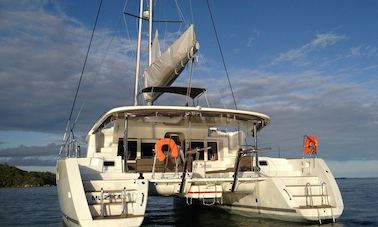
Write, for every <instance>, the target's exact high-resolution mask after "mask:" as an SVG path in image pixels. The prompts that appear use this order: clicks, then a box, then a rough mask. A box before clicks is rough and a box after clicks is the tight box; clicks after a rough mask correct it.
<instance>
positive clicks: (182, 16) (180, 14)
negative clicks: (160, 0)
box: [175, 0, 187, 31]
mask: <svg viewBox="0 0 378 227" xmlns="http://www.w3.org/2000/svg"><path fill="white" fill-rule="evenodd" d="M175 3H176V8H177V12H178V14H179V16H180V17H181V20H182V21H184V24H187V22H186V20H185V17H184V14H183V13H182V10H181V8H180V5H179V4H178V2H177V0H175ZM181 27H182V24H180V27H179V31H181Z"/></svg>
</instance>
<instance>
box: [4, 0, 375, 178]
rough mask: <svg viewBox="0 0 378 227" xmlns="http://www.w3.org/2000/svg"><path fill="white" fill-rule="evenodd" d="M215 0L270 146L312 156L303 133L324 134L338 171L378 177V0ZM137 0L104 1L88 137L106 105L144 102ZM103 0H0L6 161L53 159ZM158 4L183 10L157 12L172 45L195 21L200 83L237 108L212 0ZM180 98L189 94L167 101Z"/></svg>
mask: <svg viewBox="0 0 378 227" xmlns="http://www.w3.org/2000/svg"><path fill="white" fill-rule="evenodd" d="M209 2H210V6H211V10H212V13H213V16H214V21H215V25H216V29H217V32H218V36H219V40H220V43H221V46H222V51H223V54H224V58H225V62H226V65H227V69H228V71H229V76H230V80H231V83H232V86H233V90H234V93H235V97H236V102H237V105H238V108H239V109H245V110H253V111H257V112H262V113H265V114H267V115H269V116H270V117H271V124H270V125H268V126H267V127H266V128H265V129H264V130H262V132H261V134H260V136H259V144H260V145H261V146H264V147H271V148H272V150H271V151H269V152H266V154H264V155H268V156H272V157H278V156H280V157H302V140H303V136H304V135H310V134H315V135H316V136H318V138H319V153H318V156H319V157H321V158H323V159H325V160H326V162H327V163H328V165H329V166H330V168H331V170H332V171H333V173H334V175H335V176H337V177H378V156H377V153H378V152H377V151H378V148H377V147H378V91H377V87H378V75H377V74H378V27H377V24H376V21H378V14H377V13H376V12H378V2H377V1H373V0H366V1H357V0H346V1H341V0H335V1H325V0H322V1H315V0H310V1H299V0H297V1H295V0H292V1H289V0H282V1H252V0H251V1H247V0H244V1H242V0H235V1H225V0H223V1H215V0H209ZM137 3H138V2H137V1H127V0H126V1H124V0H114V1H104V2H103V5H102V8H101V11H100V15H99V20H98V25H97V27H96V31H95V35H94V39H93V44H92V47H91V51H90V53H89V57H88V63H87V67H86V70H85V73H84V77H83V82H82V87H81V89H80V92H79V96H78V101H77V105H76V108H75V111H74V116H75V117H76V116H77V114H78V113H79V112H80V109H82V111H81V113H80V116H79V118H78V122H77V127H76V129H75V133H76V134H77V135H78V137H79V138H80V141H81V143H82V144H85V139H84V138H85V135H86V133H87V132H88V131H89V129H90V128H91V126H92V125H93V124H94V122H95V121H96V120H97V119H98V118H99V117H100V116H101V114H103V113H104V112H106V111H108V110H109V109H110V108H112V107H116V106H124V105H132V103H133V84H134V71H135V47H136V32H137V21H136V19H135V18H132V17H127V16H126V17H124V16H123V13H122V12H123V10H124V8H125V5H126V6H127V7H126V11H127V12H129V13H133V14H138V4H137ZM176 3H177V4H176ZM98 4H99V1H89V0H86V1H74V0H67V1H59V0H58V1H52V0H51V1H48V0H31V1H29V0H28V1H26V0H24V1H22V0H20V1H12V0H1V1H0V79H1V83H0V108H1V109H0V163H5V162H6V163H9V164H13V165H17V166H20V167H22V168H25V169H31V170H46V169H48V170H51V171H53V170H54V165H55V160H56V157H57V153H58V150H59V144H60V143H61V140H62V136H63V133H64V129H65V125H66V122H67V119H68V116H69V112H70V108H71V104H72V100H73V97H74V93H75V89H76V86H77V83H78V80H79V77H80V72H81V69H82V66H83V62H84V58H85V53H86V50H87V47H88V43H89V39H90V35H91V32H92V27H93V24H94V20H95V16H96V11H97V7H98ZM154 4H155V8H154V9H155V10H154V11H155V14H154V15H155V17H156V18H157V19H160V20H181V21H182V23H159V24H154V29H158V31H159V38H160V42H161V47H162V49H163V50H164V49H165V48H167V47H168V45H169V44H170V43H172V42H173V40H174V39H175V38H176V37H177V36H178V34H180V32H182V31H184V30H185V28H187V27H188V25H189V24H190V23H194V25H195V30H196V36H197V39H198V41H199V43H200V51H199V53H198V57H197V62H196V63H195V67H194V71H193V85H194V86H199V87H206V88H207V89H208V91H207V97H208V99H209V102H210V104H211V106H213V107H226V108H233V101H232V96H231V93H230V88H229V86H228V83H227V78H226V74H225V71H224V69H223V64H222V61H221V56H220V53H219V48H218V46H217V43H216V38H215V34H214V31H213V27H212V23H211V19H210V16H209V12H208V8H207V5H206V1H201V0H191V1H184V0H176V1H173V0H157V1H155V3H154ZM146 25H147V24H144V28H146V27H147V26H146ZM146 39H147V32H146V31H144V33H143V40H144V41H146ZM146 49H147V48H146V42H144V43H143V45H142V50H143V51H144V50H146ZM142 62H143V63H142V66H143V67H144V66H145V65H146V53H145V51H144V53H143V55H142ZM188 75H189V72H188V70H185V71H184V73H183V75H182V76H181V77H180V78H179V79H178V80H177V81H176V82H175V83H176V84H177V85H186V84H187V83H188V78H189V76H188ZM173 100H174V101H173ZM172 102H174V103H175V104H183V103H184V99H181V98H176V97H171V96H162V97H161V99H160V100H159V101H158V104H162V105H164V104H169V103H172ZM199 104H201V105H204V102H203V100H200V103H199Z"/></svg>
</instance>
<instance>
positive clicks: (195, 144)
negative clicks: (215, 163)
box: [190, 142, 205, 160]
mask: <svg viewBox="0 0 378 227" xmlns="http://www.w3.org/2000/svg"><path fill="white" fill-rule="evenodd" d="M190 145H191V149H196V148H204V143H203V142H191V143H190ZM198 153H199V159H198V160H204V159H205V156H204V151H203V150H201V151H199V152H198ZM193 158H194V159H197V155H194V156H193Z"/></svg>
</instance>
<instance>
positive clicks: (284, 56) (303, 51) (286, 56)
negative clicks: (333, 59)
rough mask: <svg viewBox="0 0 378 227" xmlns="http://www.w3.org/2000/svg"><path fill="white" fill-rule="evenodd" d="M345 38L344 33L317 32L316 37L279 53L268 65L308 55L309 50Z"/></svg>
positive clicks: (329, 44) (326, 45)
mask: <svg viewBox="0 0 378 227" xmlns="http://www.w3.org/2000/svg"><path fill="white" fill-rule="evenodd" d="M344 39H346V36H344V35H336V34H333V33H325V34H317V35H316V37H315V38H314V39H313V40H312V41H311V42H309V43H307V44H305V45H303V46H301V47H299V48H295V49H292V50H289V51H287V52H284V53H280V54H279V55H278V56H277V57H275V58H274V59H273V60H272V61H271V63H270V65H275V64H278V63H283V62H290V61H296V60H298V59H301V58H303V57H305V56H306V55H308V54H309V53H310V52H313V51H316V50H319V49H324V48H326V47H329V46H332V45H334V44H336V43H337V42H339V41H341V40H344Z"/></svg>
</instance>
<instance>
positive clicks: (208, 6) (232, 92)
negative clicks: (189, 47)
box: [206, 0, 238, 110]
mask: <svg viewBox="0 0 378 227" xmlns="http://www.w3.org/2000/svg"><path fill="white" fill-rule="evenodd" d="M206 3H207V8H208V9H209V14H210V18H211V22H212V25H213V29H214V33H215V38H216V40H217V43H218V48H219V52H220V55H221V57H222V63H223V67H224V70H225V72H226V76H227V80H228V85H229V86H230V89H231V94H232V99H233V100H234V105H235V109H236V110H237V109H238V106H237V104H236V99H235V95H234V90H233V89H232V84H231V81H230V76H229V74H228V70H227V66H226V61H225V60H224V56H223V51H222V47H221V44H220V41H219V37H218V33H217V29H216V27H215V22H214V18H213V13H212V12H211V9H210V4H209V0H206Z"/></svg>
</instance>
